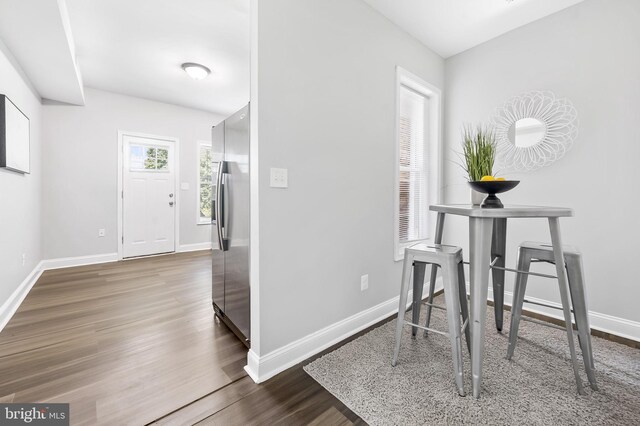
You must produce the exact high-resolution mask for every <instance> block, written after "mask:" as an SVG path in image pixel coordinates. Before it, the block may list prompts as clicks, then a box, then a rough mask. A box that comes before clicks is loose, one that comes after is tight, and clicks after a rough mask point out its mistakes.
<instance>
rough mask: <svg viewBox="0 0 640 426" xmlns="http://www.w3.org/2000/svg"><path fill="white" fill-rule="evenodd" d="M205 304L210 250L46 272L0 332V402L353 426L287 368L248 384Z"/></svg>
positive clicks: (165, 420)
mask: <svg viewBox="0 0 640 426" xmlns="http://www.w3.org/2000/svg"><path fill="white" fill-rule="evenodd" d="M245 364H246V348H245V347H244V346H243V345H242V344H241V343H240V342H239V341H238V340H237V339H236V338H235V336H234V335H233V334H232V333H231V332H230V331H229V330H228V329H227V328H226V326H225V325H224V324H221V323H219V322H217V321H214V316H213V309H212V307H211V262H210V253H209V252H206V251H204V252H195V253H184V254H174V255H167V256H158V257H150V258H144V259H136V260H129V261H124V262H117V263H109V264H103V265H92V266H84V267H77V268H68V269H60V270H55V271H47V272H45V273H44V274H43V275H42V277H41V278H40V279H39V280H38V282H37V283H36V285H35V286H34V287H33V289H32V290H31V292H30V293H29V295H28V296H27V298H26V299H25V301H24V302H23V303H22V305H21V306H20V309H19V310H18V312H17V313H16V314H15V316H14V317H13V318H12V319H11V321H10V322H9V324H7V326H6V327H5V329H4V330H3V331H2V333H0V401H1V402H68V403H70V404H71V423H72V424H92V425H93V424H109V425H120V424H134V425H140V424H147V423H153V422H155V421H157V423H158V424H171V425H183V424H194V423H198V422H202V423H203V424H214V425H217V424H224V425H235V424H237V425H244V424H296V425H297V424H331V425H336V424H337V425H339V424H361V423H363V422H362V421H361V420H360V419H359V418H358V417H357V416H356V415H355V414H354V413H352V412H351V411H350V410H349V409H348V408H347V407H346V406H344V404H342V403H341V402H340V401H338V400H337V399H336V398H335V397H333V396H332V395H331V394H330V393H329V392H327V391H326V390H324V389H323V388H322V387H321V386H320V385H319V384H318V383H316V382H315V381H314V380H313V379H311V378H310V377H309V376H308V375H307V374H306V373H305V372H304V371H303V370H302V366H301V365H298V366H296V367H293V368H291V369H289V370H287V371H286V372H284V373H282V374H280V375H278V376H276V377H275V378H273V379H271V380H269V381H268V382H266V383H264V384H261V385H256V384H255V383H253V381H252V380H251V379H250V378H249V377H248V376H247V375H246V373H245V371H244V369H243V367H244V365H245Z"/></svg>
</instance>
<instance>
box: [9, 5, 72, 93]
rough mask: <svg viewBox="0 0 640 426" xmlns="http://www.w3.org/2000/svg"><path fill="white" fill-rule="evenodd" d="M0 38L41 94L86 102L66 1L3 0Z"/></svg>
mask: <svg viewBox="0 0 640 426" xmlns="http://www.w3.org/2000/svg"><path fill="white" fill-rule="evenodd" d="M58 3H59V4H58ZM0 39H2V41H3V42H4V44H5V45H6V46H7V48H8V49H9V51H10V52H11V54H12V55H13V57H14V58H15V60H16V61H17V62H18V63H19V64H20V67H21V68H22V70H23V71H24V73H25V74H26V76H27V77H28V78H29V81H31V84H33V87H34V88H35V89H36V90H37V91H38V93H39V94H40V96H42V97H43V98H47V99H55V100H57V101H60V102H66V103H72V104H77V105H82V104H83V103H84V91H83V87H82V78H81V77H80V71H79V70H78V67H77V64H76V61H75V53H74V44H73V37H72V34H71V28H70V26H69V21H68V19H67V14H66V10H65V6H64V1H59V2H55V1H51V0H30V1H24V0H0Z"/></svg>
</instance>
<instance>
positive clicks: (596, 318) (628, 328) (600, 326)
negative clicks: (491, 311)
mask: <svg viewBox="0 0 640 426" xmlns="http://www.w3.org/2000/svg"><path fill="white" fill-rule="evenodd" d="M468 289H469V283H467V291H468ZM527 299H528V300H531V301H532V302H536V303H545V304H547V305H551V306H555V307H557V308H560V309H562V305H561V304H560V303H557V302H551V301H549V300H544V299H538V298H536V297H531V296H527ZM489 300H491V301H493V289H492V288H491V284H489ZM512 300H513V293H511V292H510V291H505V292H504V304H505V305H507V306H511V305H512ZM524 308H525V309H526V310H527V311H530V312H535V313H537V314H542V315H546V316H548V317H551V318H556V319H559V320H562V321H564V316H563V314H562V311H558V310H555V309H551V308H546V307H544V306H538V305H532V304H525V305H524ZM589 322H590V323H591V328H593V329H595V330H599V331H604V332H605V333H610V334H615V335H616V336H620V337H624V338H626V339H631V340H635V341H636V342H640V322H637V321H631V320H627V319H624V318H619V317H614V316H612V315H607V314H601V313H600V312H594V311H589Z"/></svg>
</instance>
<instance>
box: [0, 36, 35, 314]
mask: <svg viewBox="0 0 640 426" xmlns="http://www.w3.org/2000/svg"><path fill="white" fill-rule="evenodd" d="M14 63H15V62H14V60H13V59H12V57H11V54H10V53H9V52H8V50H7V48H6V47H5V46H4V44H2V42H1V41H0V93H2V94H4V95H7V96H8V97H9V98H10V99H11V100H12V101H13V103H15V104H16V105H17V106H18V108H20V109H21V110H22V111H23V112H24V113H25V114H26V115H27V116H28V117H29V120H30V131H31V174H28V175H22V174H18V173H14V172H9V171H7V170H5V169H0V206H1V208H0V305H2V303H4V302H5V301H6V300H7V298H8V297H9V296H10V295H11V293H13V291H14V290H15V289H16V288H17V287H18V285H20V283H22V281H23V280H24V279H25V278H26V277H27V275H29V273H31V271H32V270H33V269H34V268H35V266H36V265H37V264H38V263H39V262H40V260H42V244H41V238H40V223H41V221H40V196H41V188H42V167H41V161H40V158H41V157H40V153H41V147H42V145H41V126H42V120H41V113H42V107H41V105H40V97H39V96H37V95H35V91H33V90H32V89H31V87H30V86H29V83H27V80H26V78H23V77H22V75H21V73H20V72H18V71H17V70H16V67H15V66H14ZM23 254H25V255H26V263H25V265H22V255H23Z"/></svg>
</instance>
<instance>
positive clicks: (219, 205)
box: [215, 161, 227, 251]
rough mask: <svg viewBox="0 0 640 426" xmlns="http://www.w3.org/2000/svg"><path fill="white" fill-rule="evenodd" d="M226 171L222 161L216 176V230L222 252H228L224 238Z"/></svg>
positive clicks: (224, 163)
mask: <svg viewBox="0 0 640 426" xmlns="http://www.w3.org/2000/svg"><path fill="white" fill-rule="evenodd" d="M225 169H226V162H224V161H220V163H219V164H218V174H217V176H216V208H215V210H216V211H215V214H216V229H217V231H218V241H219V245H220V250H222V251H226V250H227V241H226V239H225V238H224V232H223V226H224V225H223V224H224V217H223V215H224V196H223V193H224V188H223V185H224V183H223V177H224V173H225Z"/></svg>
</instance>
